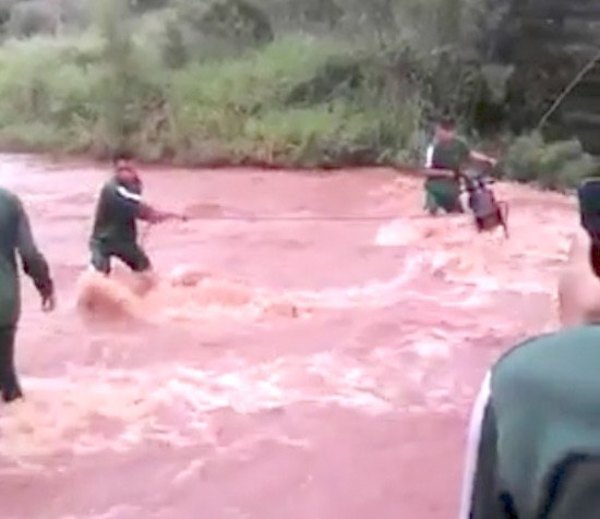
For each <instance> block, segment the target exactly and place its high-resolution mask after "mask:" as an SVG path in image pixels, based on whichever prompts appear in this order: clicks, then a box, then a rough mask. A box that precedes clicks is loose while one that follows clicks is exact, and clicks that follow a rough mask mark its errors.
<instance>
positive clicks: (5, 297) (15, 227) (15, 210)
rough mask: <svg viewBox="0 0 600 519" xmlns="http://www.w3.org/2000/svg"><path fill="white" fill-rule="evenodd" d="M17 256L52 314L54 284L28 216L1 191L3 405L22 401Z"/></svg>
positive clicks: (0, 380) (11, 195)
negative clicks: (17, 355) (17, 359)
mask: <svg viewBox="0 0 600 519" xmlns="http://www.w3.org/2000/svg"><path fill="white" fill-rule="evenodd" d="M17 255H18V256H19V257H20V259H21V264H22V266H23V270H24V271H25V273H26V274H27V275H28V276H29V277H31V278H32V280H33V283H34V285H35V287H36V289H37V290H38V292H39V293H40V295H41V298H42V309H43V310H44V311H46V312H49V311H52V310H53V309H54V306H55V297H54V284H53V282H52V278H51V277H50V269H49V267H48V263H47V262H46V259H45V258H44V256H43V255H42V253H41V252H40V251H39V250H38V248H37V246H36V243H35V240H34V238H33V234H32V232H31V227H30V224H29V218H28V216H27V213H26V212H25V209H24V207H23V204H22V202H21V200H20V199H19V197H18V196H17V195H16V194H14V193H12V192H10V191H8V190H7V189H3V188H0V392H1V393H2V400H4V402H6V403H10V402H13V401H15V400H18V399H20V398H22V397H23V391H22V390H21V386H20V384H19V380H18V377H17V373H16V370H15V364H14V347H15V337H16V333H17V325H18V322H19V318H20V314H21V298H20V290H19V270H18V265H17Z"/></svg>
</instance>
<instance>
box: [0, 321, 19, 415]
mask: <svg viewBox="0 0 600 519" xmlns="http://www.w3.org/2000/svg"><path fill="white" fill-rule="evenodd" d="M16 333H17V329H16V327H15V326H6V327H4V328H0V393H1V394H2V400H4V402H6V403H9V402H13V401H14V400H17V399H19V398H21V397H22V396H23V392H22V391H21V386H20V385H19V379H18V377H17V372H16V370H15V335H16Z"/></svg>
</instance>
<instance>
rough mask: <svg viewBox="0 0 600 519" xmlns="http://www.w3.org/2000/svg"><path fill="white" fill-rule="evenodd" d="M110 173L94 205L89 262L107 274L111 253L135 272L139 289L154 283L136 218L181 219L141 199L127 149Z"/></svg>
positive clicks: (116, 158) (152, 220)
mask: <svg viewBox="0 0 600 519" xmlns="http://www.w3.org/2000/svg"><path fill="white" fill-rule="evenodd" d="M113 164H114V175H113V177H112V178H111V179H110V180H109V181H108V182H106V183H105V184H104V186H103V188H102V191H101V193H100V198H99V200H98V205H97V207H96V215H95V219H94V227H93V231H92V237H91V239H90V250H91V255H92V258H91V265H92V267H93V268H94V270H96V271H98V272H100V273H102V274H104V275H109V274H110V271H111V258H113V257H115V258H117V259H119V260H121V261H122V262H123V263H124V264H125V265H127V266H128V267H129V268H130V269H131V270H132V271H133V272H135V273H137V274H139V276H140V280H141V282H142V285H143V286H142V290H143V291H145V290H147V289H149V288H150V287H151V286H152V285H153V284H154V276H153V274H152V265H151V262H150V259H149V258H148V256H147V254H146V252H145V251H144V249H143V248H142V247H141V246H140V245H139V244H138V241H137V222H136V221H137V220H144V221H147V222H149V223H150V224H155V223H160V222H163V221H165V220H168V219H185V218H183V217H182V216H180V215H177V214H175V213H170V212H164V211H159V210H157V209H154V208H153V207H151V206H150V205H148V204H146V203H145V202H144V201H143V200H142V181H141V179H140V177H139V175H138V173H137V170H136V169H135V167H134V166H133V164H132V157H131V156H130V155H129V154H128V153H122V152H121V153H118V154H117V155H116V156H115V158H114V160H113Z"/></svg>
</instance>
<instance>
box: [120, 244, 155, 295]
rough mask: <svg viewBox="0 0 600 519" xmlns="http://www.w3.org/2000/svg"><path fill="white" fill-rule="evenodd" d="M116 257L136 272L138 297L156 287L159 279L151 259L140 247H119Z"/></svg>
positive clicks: (135, 245)
mask: <svg viewBox="0 0 600 519" xmlns="http://www.w3.org/2000/svg"><path fill="white" fill-rule="evenodd" d="M115 255H116V256H117V257H118V258H119V259H120V260H121V261H122V262H123V263H125V265H127V266H128V267H129V268H130V269H131V270H132V271H133V272H135V274H136V276H137V280H138V286H137V287H136V293H137V294H138V295H144V294H146V293H148V292H149V291H150V290H152V289H153V288H154V287H155V286H156V284H157V283H158V279H157V276H156V274H155V273H154V270H153V269H152V263H151V262H150V258H148V255H147V254H146V252H145V251H144V250H143V249H142V248H141V247H140V246H139V245H137V244H133V245H126V246H122V247H119V250H118V251H117V253H116V254H115Z"/></svg>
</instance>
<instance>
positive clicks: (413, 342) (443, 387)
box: [0, 155, 577, 519]
mask: <svg viewBox="0 0 600 519" xmlns="http://www.w3.org/2000/svg"><path fill="white" fill-rule="evenodd" d="M0 162H1V163H0V184H1V185H3V186H6V187H9V188H11V189H13V190H15V191H16V192H17V193H18V194H19V195H20V196H21V197H22V199H23V201H24V203H25V204H26V207H27V209H28V211H29V213H30V217H31V220H32V225H33V228H34V233H35V236H36V239H37V241H38V244H39V246H40V248H41V249H42V250H43V251H44V252H45V254H46V255H47V257H48V260H49V261H50V263H51V267H52V271H53V275H54V278H55V282H56V284H57V287H58V295H59V299H60V301H59V303H60V304H59V307H58V309H57V311H56V313H54V314H51V315H45V314H42V313H41V311H40V310H39V309H38V305H39V303H38V299H37V296H36V294H35V293H34V291H33V289H32V287H31V284H30V283H29V281H28V280H27V279H25V278H24V279H23V292H24V299H25V308H24V313H23V318H22V321H21V327H20V333H19V336H18V346H17V363H18V369H19V373H20V374H21V377H22V384H23V386H24V390H25V392H26V396H27V399H26V401H24V402H22V403H19V404H16V405H14V406H10V407H6V406H0V508H1V511H0V516H1V517H2V519H13V518H14V519H38V518H39V519H67V518H73V519H74V518H77V519H138V518H143V519H151V518H152V519H154V518H155V519H188V518H189V519H197V518H203V519H234V518H239V519H242V518H248V519H342V518H343V519H364V518H367V517H376V518H378V519H388V518H389V519H392V518H394V519H396V518H418V519H447V518H450V517H453V516H456V511H457V507H458V495H459V485H460V479H461V468H462V456H463V448H464V437H465V424H466V420H467V416H468V412H469V407H470V405H471V402H472V399H473V396H474V393H475V392H476V390H477V386H478V384H479V382H480V379H481V377H482V374H483V373H484V371H485V369H486V367H487V366H488V365H489V364H490V362H492V361H493V360H494V359H495V358H497V357H498V355H500V354H501V353H502V352H503V351H505V350H506V349H507V348H509V347H511V346H512V345H514V344H515V343H516V342H518V341H519V340H521V339H522V338H525V337H528V336H530V335H533V334H536V333H539V332H542V331H547V330H551V329H553V328H555V327H556V326H557V323H556V308H555V293H556V284H557V272H558V269H559V267H560V266H561V264H562V262H563V261H564V259H565V256H566V252H567V247H568V237H569V234H570V232H571V231H572V230H573V227H574V226H575V225H576V223H577V214H576V210H575V203H574V201H573V200H571V199H570V198H567V197H563V196H561V195H557V194H548V193H539V192H536V191H534V190H532V189H529V188H526V187H520V186H511V185H498V186H497V189H496V190H497V193H498V194H499V196H500V198H502V199H504V200H507V201H508V202H509V203H510V227H511V229H510V230H511V238H510V240H508V241H505V240H504V239H503V237H501V236H494V235H485V236H479V235H477V234H476V233H475V231H474V230H473V228H472V226H471V223H470V221H469V220H468V218H467V217H463V216H458V217H448V218H429V217H425V216H424V215H423V214H422V194H421V190H420V182H419V181H418V180H416V179H414V178H410V177H402V176H397V175H395V174H393V173H392V172H390V171H383V170H363V171H353V172H336V173H328V174H317V173H312V174H310V173H283V172H274V171H260V170H219V171H190V170H176V169H166V168H149V169H147V170H145V171H144V172H143V176H144V179H145V184H146V195H147V199H148V200H150V201H154V202H156V203H157V204H158V205H159V206H162V207H166V208H173V209H177V210H181V211H186V212H187V213H188V214H190V215H192V216H194V217H193V218H191V219H190V220H188V221H187V222H183V223H165V224H163V225H161V226H156V227H154V228H152V229H150V230H149V231H147V230H145V229H144V228H143V226H142V227H141V229H140V231H141V234H142V235H143V239H144V243H145V246H146V247H147V250H148V251H149V253H150V255H151V256H152V259H153V262H154V264H155V267H156V270H157V272H158V273H159V274H160V276H161V283H160V285H159V287H158V288H157V289H156V291H155V292H153V293H151V294H150V295H148V296H147V297H145V298H137V297H135V296H134V295H133V294H131V293H129V292H128V291H126V293H125V294H124V295H123V296H122V297H121V298H120V299H119V301H120V302H119V305H117V307H116V308H115V309H114V312H113V314H102V315H98V317H97V318H90V315H89V313H86V312H82V311H80V310H79V309H78V308H77V307H76V301H77V299H78V295H79V293H80V290H81V285H80V281H81V280H80V278H81V275H82V273H83V272H84V271H85V269H86V267H87V262H88V252H87V238H88V235H89V232H90V225H91V218H92V215H93V209H94V202H95V198H96V195H97V192H98V190H99V188H100V186H101V183H102V182H103V181H104V179H105V178H106V177H107V175H108V174H109V172H108V170H105V169H103V168H101V167H99V166H97V165H93V164H85V163H58V164H57V163H51V162H49V161H45V160H43V159H38V158H31V157H26V156H11V155H8V156H6V155H5V156H2V160H1V161H0ZM329 216H335V217H339V216H352V217H361V218H362V219H361V218H356V219H354V218H351V219H343V218H333V219H328V217H329ZM259 217H261V218H259ZM363 217H364V218H363ZM194 273H202V275H195V274H194ZM127 276H128V274H127V273H126V272H123V271H118V272H117V273H116V280H119V283H117V281H116V280H115V281H114V285H115V287H126V286H127Z"/></svg>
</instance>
